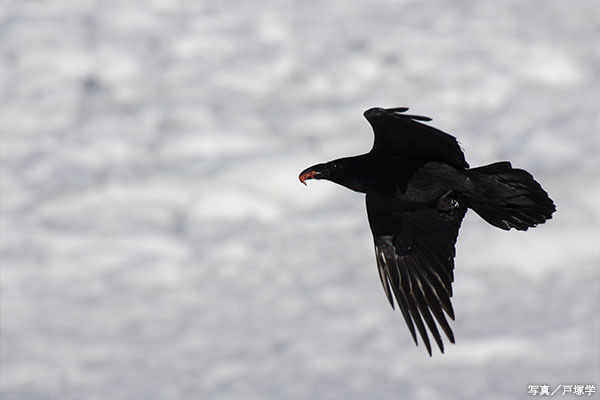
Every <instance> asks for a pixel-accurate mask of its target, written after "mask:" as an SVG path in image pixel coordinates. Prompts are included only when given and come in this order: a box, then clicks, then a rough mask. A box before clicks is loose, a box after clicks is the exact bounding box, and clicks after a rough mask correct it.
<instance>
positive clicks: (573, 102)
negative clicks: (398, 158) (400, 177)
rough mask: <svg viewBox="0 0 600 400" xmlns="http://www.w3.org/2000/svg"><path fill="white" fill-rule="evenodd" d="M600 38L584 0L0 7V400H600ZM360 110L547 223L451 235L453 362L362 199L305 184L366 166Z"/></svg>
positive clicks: (87, 2)
mask: <svg viewBox="0 0 600 400" xmlns="http://www.w3.org/2000/svg"><path fill="white" fill-rule="evenodd" d="M599 33H600V12H599V8H598V2H597V1H596V0H577V1H567V0H543V1H542V0H532V1H520V0H502V1H496V2H489V1H486V2H482V1H475V0H472V1H465V0H459V1H442V0H430V1H383V0H376V1H366V0H360V1H354V2H341V1H312V0H308V1H303V2H292V1H285V0H281V1H277V0H266V1H261V2H258V3H257V2H241V1H229V0H203V1H191V0H179V1H168V0H150V1H148V0H146V1H141V0H135V1H128V2H122V1H117V0H105V1H102V0H79V1H76V2H75V1H68V0H54V1H42V0H39V1H18V0H14V1H11V0H4V1H3V2H2V5H1V7H0V132H1V135H2V136H1V148H0V152H1V153H0V157H1V158H0V160H1V175H0V185H1V186H0V189H1V202H0V212H1V222H0V235H1V236H0V243H1V248H0V257H1V258H0V261H1V268H2V270H1V277H0V278H1V280H0V282H1V289H2V294H1V298H0V299H1V305H0V311H1V343H0V344H1V356H0V362H1V380H0V394H1V396H2V398H3V399H7V400H9V399H18V400H21V399H132V400H133V399H152V400H154V399H156V400H158V399H356V400H363V399H488V398H489V399H494V398H497V399H508V398H511V399H515V398H531V395H529V394H528V385H542V384H547V385H550V386H551V387H552V388H555V387H556V386H558V385H559V384H560V385H568V384H595V385H596V388H597V390H600V388H599V387H598V385H599V384H600V380H599V378H598V377H599V375H600V346H599V340H598V338H599V337H600V275H599V266H600V250H599V243H600V231H599V226H600V224H599V222H600V210H599V207H598V205H599V202H598V198H600V187H599V184H598V182H600V165H599V164H600V162H599V158H598V157H599V156H598V154H600V135H599V128H600V95H599V93H600V82H599V80H598V76H600V46H598V37H599ZM372 106H382V107H393V106H409V107H411V111H412V112H414V113H417V114H423V115H427V116H430V117H432V118H433V119H434V121H433V122H432V124H433V126H436V127H438V128H440V129H443V130H445V131H448V132H450V133H452V134H454V135H455V136H457V137H458V138H459V140H460V142H461V144H462V146H463V147H464V149H465V152H466V156H467V160H468V161H469V162H470V164H471V165H472V166H478V165H482V164H488V163H491V162H494V161H500V160H511V161H512V163H513V165H514V166H516V167H520V168H524V169H527V170H528V171H530V172H531V173H532V174H533V175H534V176H535V177H536V179H537V180H539V181H540V182H541V183H542V185H543V186H544V188H545V189H546V190H547V191H548V192H549V193H550V195H551V197H552V198H553V199H554V201H555V203H556V205H557V208H558V211H557V213H556V214H555V217H554V218H553V219H552V220H550V221H549V222H548V223H547V224H545V225H542V226H540V227H539V228H537V229H533V230H530V231H529V232H527V233H522V232H515V231H512V232H504V231H500V230H498V229H496V228H493V227H492V226H489V225H487V224H486V223H485V222H483V221H482V220H480V219H479V218H478V217H477V215H475V214H474V213H472V212H470V213H469V214H468V215H467V218H466V219H465V221H464V222H463V226H462V229H461V234H460V236H459V241H458V245H457V257H456V266H457V267H456V272H455V275H456V281H455V292H454V293H455V294H454V298H453V303H454V308H455V310H456V314H457V321H456V322H455V323H454V324H453V327H454V331H455V334H456V337H457V344H456V345H453V346H452V345H449V346H448V348H447V351H446V354H444V355H441V354H439V352H436V353H434V356H433V357H432V358H430V357H429V356H428V355H427V353H426V351H425V349H424V348H423V347H422V346H420V347H415V346H414V344H413V342H412V338H411V337H410V334H409V332H408V330H407V328H406V326H405V324H404V321H403V319H402V315H401V314H400V313H399V312H397V311H396V312H394V311H393V310H391V308H390V307H389V305H388V304H387V300H386V298H385V295H384V293H383V290H382V288H381V287H380V283H379V278H378V276H377V272H376V266H375V259H374V253H373V248H372V238H371V236H370V231H369V228H368V224H367V220H366V212H365V210H364V200H363V197H362V196H361V195H358V194H356V193H353V192H350V191H348V190H346V189H343V188H341V187H336V186H335V185H333V184H330V183H328V182H311V183H310V184H309V186H308V188H306V187H304V186H303V185H301V184H300V183H299V182H298V180H297V176H298V173H299V172H300V171H301V170H302V169H304V168H305V167H307V166H309V165H312V164H315V163H317V162H322V161H327V160H330V159H333V158H337V157H340V156H345V155H352V154H358V153H362V152H366V151H368V150H369V149H370V146H371V143H372V133H371V129H370V126H369V125H368V123H367V122H366V120H364V119H363V117H362V112H363V111H364V110H365V109H367V108H369V107H372ZM585 397H586V398H598V393H596V394H595V395H594V396H589V397H588V396H585Z"/></svg>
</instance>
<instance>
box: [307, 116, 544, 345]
mask: <svg viewBox="0 0 600 400" xmlns="http://www.w3.org/2000/svg"><path fill="white" fill-rule="evenodd" d="M406 111H408V108H404V107H401V108H388V109H383V108H371V109H369V110H367V111H365V112H364V116H365V118H366V119H367V121H369V123H370V124H371V126H372V127H373V131H374V133H375V141H374V144H373V148H372V149H371V151H369V152H368V153H366V154H362V155H358V156H354V157H345V158H340V159H337V160H333V161H329V162H326V163H323V164H317V165H313V166H312V167H309V168H307V169H305V170H304V171H302V172H301V173H300V176H299V179H300V182H302V183H304V184H305V185H306V182H305V181H307V180H309V179H326V180H329V181H332V182H335V183H337V184H339V185H342V186H345V187H347V188H348V189H351V190H354V191H356V192H360V193H365V194H366V196H365V198H366V205H367V214H368V220H369V225H370V227H371V231H372V233H373V239H374V241H375V258H376V260H377V268H378V271H379V278H380V279H381V284H382V285H383V290H384V291H385V294H386V296H387V299H388V301H389V302H390V304H391V306H392V308H394V298H395V299H396V304H397V305H398V308H399V309H400V311H401V312H402V315H403V316H404V320H405V321H406V325H407V326H408V329H409V330H410V333H411V335H412V337H413V339H414V341H415V344H417V345H418V340H417V331H418V333H419V335H420V336H421V338H422V340H423V343H424V344H425V347H426V348H427V351H428V353H429V355H430V356H431V342H430V339H429V334H431V336H432V337H433V340H435V342H436V343H437V345H438V347H439V349H440V351H441V352H442V353H443V352H444V343H443V342H442V336H441V335H440V331H439V329H438V327H439V328H440V329H441V330H442V331H443V332H444V334H445V335H446V336H447V338H448V340H449V341H450V342H451V343H454V334H453V332H452V329H451V328H450V325H449V323H448V320H447V319H446V316H448V317H450V318H451V319H452V320H454V310H453V308H452V303H451V302H450V298H451V297H452V282H453V281H454V256H455V249H454V245H455V243H456V238H457V236H458V230H459V228H460V224H461V222H462V220H463V217H464V216H465V213H466V212H467V209H469V208H470V209H472V210H473V211H475V212H476V213H477V214H478V215H479V216H480V217H481V218H483V219H484V220H485V221H487V222H488V223H490V224H491V225H493V226H495V227H498V228H500V229H504V230H509V229H511V228H515V229H517V230H527V229H528V228H532V227H535V226H536V225H538V224H543V223H544V222H545V221H546V220H548V219H550V218H552V213H554V211H556V208H555V206H554V203H553V202H552V200H551V199H550V198H549V197H548V194H547V193H546V192H545V191H544V189H542V187H541V186H540V184H539V183H538V182H536V181H535V180H534V178H533V176H531V174H529V173H528V172H527V171H525V170H522V169H517V168H513V167H512V166H511V164H510V162H508V161H502V162H496V163H493V164H490V165H486V166H482V167H477V168H469V164H467V161H466V160H465V156H464V154H463V152H462V150H461V148H460V146H459V145H458V142H457V141H456V138H455V137H454V136H451V135H449V134H447V133H445V132H442V131H440V130H438V129H435V128H433V127H431V126H429V125H426V124H423V123H421V122H419V121H423V122H427V121H431V119H430V118H427V117H422V116H418V115H409V114H405V112H406ZM436 322H437V325H436ZM428 330H429V334H428Z"/></svg>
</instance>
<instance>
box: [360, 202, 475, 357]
mask: <svg viewBox="0 0 600 400" xmlns="http://www.w3.org/2000/svg"><path fill="white" fill-rule="evenodd" d="M366 202H367V213H368V215H369V224H370V226H371V231H372V232H373V237H374V239H375V253H376V257H377V267H378V269H379V277H380V278H381V283H382V284H383V289H384V290H385V293H386V295H387V298H388V300H389V301H390V304H391V305H392V307H394V301H393V298H392V293H393V295H394V297H395V298H396V303H397V304H398V306H399V308H400V311H402V315H403V316H404V319H405V321H406V325H408V328H409V329H410V333H411V334H412V336H413V339H414V341H415V343H416V344H418V341H417V335H416V332H415V326H416V329H417V330H418V331H419V333H420V335H421V338H422V339H423V343H424V344H425V347H427V351H428V352H429V354H430V355H431V344H430V341H429V336H428V333H427V328H428V329H429V331H430V332H431V334H432V336H433V339H434V340H435V341H436V343H437V344H438V346H439V348H440V350H441V352H442V353H443V352H444V344H443V342H442V338H441V336H440V333H439V331H438V328H437V326H436V322H435V321H434V318H435V320H437V323H438V325H439V327H441V329H442V330H443V331H444V333H445V334H446V336H447V337H448V339H449V340H450V342H452V343H454V334H453V333H452V329H451V328H450V325H449V324H448V321H447V320H446V317H445V315H444V312H445V313H446V314H447V315H448V316H449V317H450V318H451V319H454V310H453V309H452V304H451V302H450V297H452V282H453V280H454V273H453V271H454V255H455V249H454V245H455V243H456V238H457V236H458V230H459V228H460V224H461V222H462V219H463V217H464V215H465V213H466V211H467V209H466V208H464V207H462V206H458V205H456V206H455V208H450V209H444V210H439V209H436V208H431V207H427V208H415V207H409V206H408V205H406V204H402V203H400V202H399V201H397V200H395V199H392V198H384V197H378V196H373V195H369V194H368V195H367V196H366Z"/></svg>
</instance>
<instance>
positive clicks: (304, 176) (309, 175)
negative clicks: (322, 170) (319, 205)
mask: <svg viewBox="0 0 600 400" xmlns="http://www.w3.org/2000/svg"><path fill="white" fill-rule="evenodd" d="M315 175H317V171H310V172H305V173H303V174H302V175H300V176H299V177H298V178H299V179H300V182H302V183H303V184H304V185H306V182H304V181H305V180H307V179H312V178H314V177H315Z"/></svg>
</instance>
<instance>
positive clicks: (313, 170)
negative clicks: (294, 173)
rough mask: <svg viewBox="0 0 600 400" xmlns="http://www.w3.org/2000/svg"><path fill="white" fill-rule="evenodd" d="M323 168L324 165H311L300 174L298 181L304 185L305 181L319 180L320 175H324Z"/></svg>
mask: <svg viewBox="0 0 600 400" xmlns="http://www.w3.org/2000/svg"><path fill="white" fill-rule="evenodd" d="M324 168H325V164H317V165H313V166H312V167H308V168H306V169H305V170H304V171H302V172H301V173H300V176H299V177H298V179H300V182H302V183H303V184H305V185H306V182H305V181H306V180H308V179H321V178H322V175H324V172H325V169H324Z"/></svg>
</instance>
